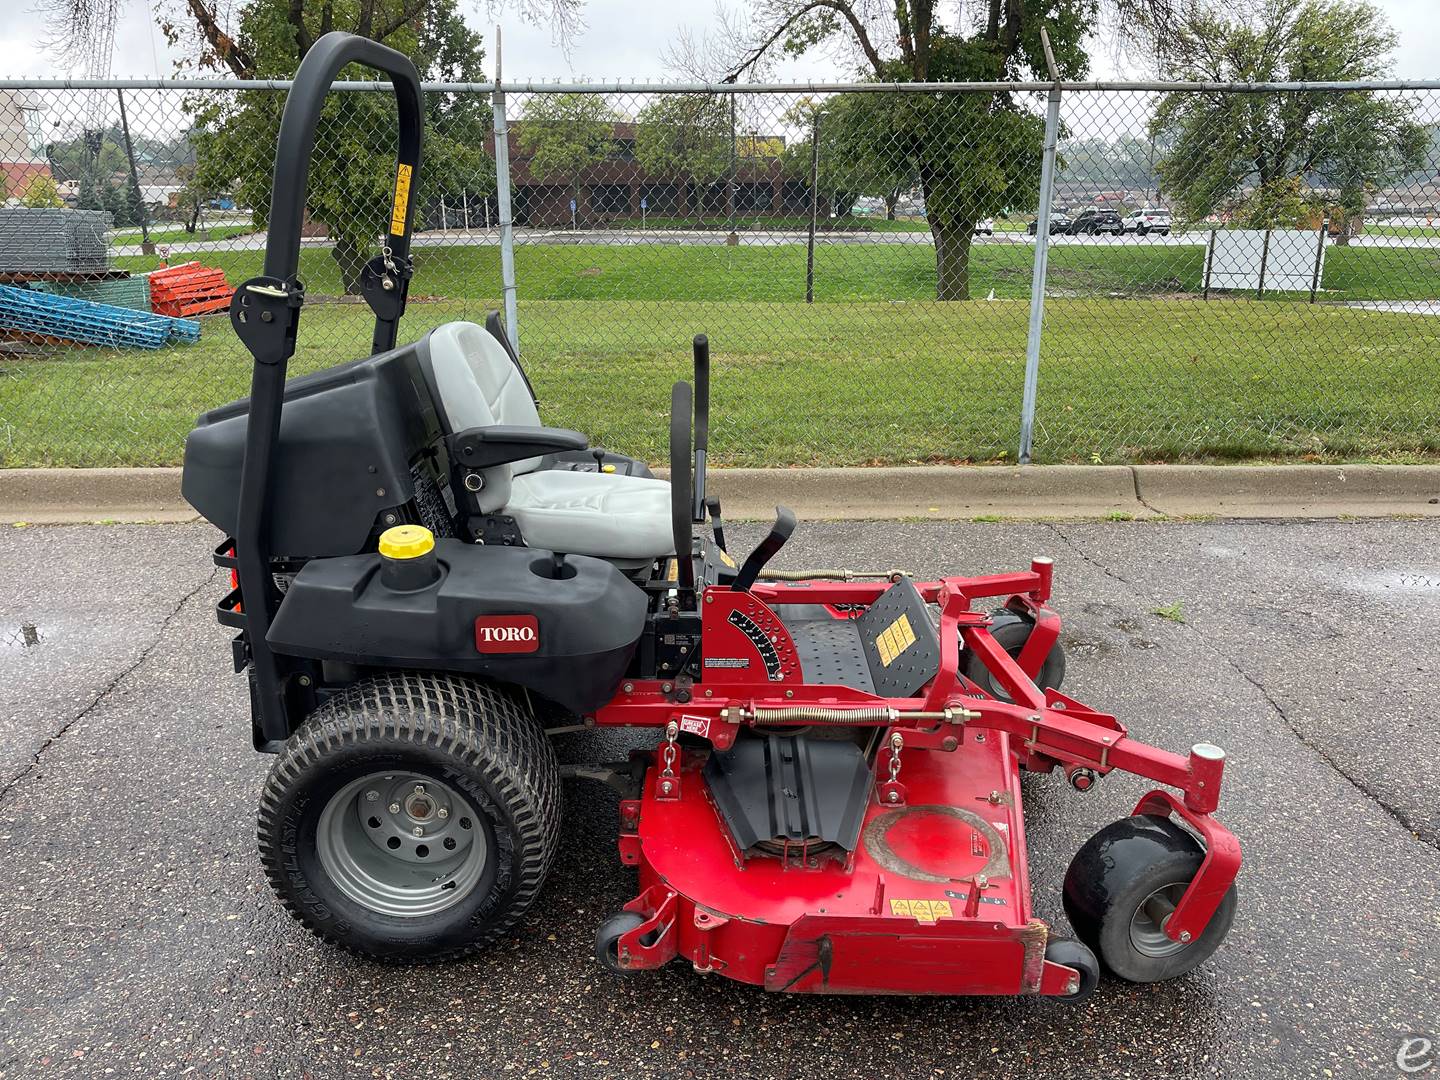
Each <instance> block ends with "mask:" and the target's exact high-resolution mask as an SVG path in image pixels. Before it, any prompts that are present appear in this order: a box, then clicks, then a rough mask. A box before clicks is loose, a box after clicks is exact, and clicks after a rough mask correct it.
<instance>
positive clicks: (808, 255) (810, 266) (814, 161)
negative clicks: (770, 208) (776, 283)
mask: <svg viewBox="0 0 1440 1080" xmlns="http://www.w3.org/2000/svg"><path fill="white" fill-rule="evenodd" d="M819 209H820V110H819V109H816V110H815V122H814V124H812V125H811V127H810V235H809V237H808V238H807V239H806V241H805V303H807V304H813V303H814V302H815V218H816V216H817V214H818V211H819Z"/></svg>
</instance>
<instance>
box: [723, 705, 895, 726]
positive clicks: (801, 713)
mask: <svg viewBox="0 0 1440 1080" xmlns="http://www.w3.org/2000/svg"><path fill="white" fill-rule="evenodd" d="M894 718H895V711H894V710H893V709H889V708H885V707H883V706H876V705H867V706H865V707H863V708H859V709H831V708H827V707H825V706H821V705H783V706H778V707H776V708H773V709H754V710H752V711H751V712H750V719H751V720H753V721H755V722H756V723H757V724H760V723H764V724H888V723H890V722H891V721H892V720H894Z"/></svg>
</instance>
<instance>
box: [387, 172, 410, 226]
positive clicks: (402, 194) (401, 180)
mask: <svg viewBox="0 0 1440 1080" xmlns="http://www.w3.org/2000/svg"><path fill="white" fill-rule="evenodd" d="M414 172H415V167H414V166H413V165H403V164H402V165H401V166H400V167H399V168H398V169H396V170H395V205H394V206H392V207H391V209H390V235H391V236H404V235H405V212H406V211H407V210H409V209H410V177H411V176H412V175H413V174H414Z"/></svg>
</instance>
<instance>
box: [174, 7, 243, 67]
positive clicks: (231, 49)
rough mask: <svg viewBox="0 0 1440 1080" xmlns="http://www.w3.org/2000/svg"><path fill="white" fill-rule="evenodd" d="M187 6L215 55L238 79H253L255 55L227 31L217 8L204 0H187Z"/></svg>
mask: <svg viewBox="0 0 1440 1080" xmlns="http://www.w3.org/2000/svg"><path fill="white" fill-rule="evenodd" d="M185 6H186V9H187V10H188V11H189V12H190V14H191V16H192V17H193V18H194V20H195V25H196V28H197V29H199V31H200V35H201V37H203V38H204V39H205V42H206V44H208V45H209V46H210V50H211V52H212V53H213V54H214V55H215V57H216V58H217V59H218V60H220V61H221V62H222V63H223V64H224V65H225V66H226V67H228V68H229V69H230V71H231V72H232V73H233V74H234V76H235V77H236V78H237V79H253V78H254V77H255V59H254V57H252V56H251V55H250V54H249V53H248V52H246V51H245V49H243V48H242V47H241V46H240V43H239V42H237V41H236V40H235V39H234V38H232V37H231V36H230V35H229V34H227V33H226V32H225V30H224V29H223V28H222V27H221V25H220V20H219V18H218V16H217V15H216V12H215V10H214V9H213V8H209V7H206V6H205V2H204V0H185Z"/></svg>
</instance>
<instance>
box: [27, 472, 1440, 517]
mask: <svg viewBox="0 0 1440 1080" xmlns="http://www.w3.org/2000/svg"><path fill="white" fill-rule="evenodd" d="M710 493H711V494H713V495H718V496H719V497H720V500H721V502H722V503H723V504H724V512H725V516H726V517H727V518H730V519H732V520H761V521H763V520H768V519H769V518H770V517H771V516H772V515H773V514H774V510H775V505H776V504H777V503H783V504H784V505H786V506H788V507H790V508H791V509H792V510H794V511H795V512H796V514H798V515H799V516H800V517H801V518H802V519H807V518H808V519H810V520H812V521H813V520H880V519H896V518H919V519H927V518H933V519H935V520H938V521H955V520H971V519H975V518H995V519H1005V520H1067V519H1068V520H1073V519H1077V518H1104V517H1112V516H1118V515H1127V516H1130V517H1134V518H1161V517H1196V516H1207V517H1224V518H1289V517H1293V518H1317V517H1394V516H1423V517H1434V516H1440V465H1253V466H1252V465H1137V466H1133V467H1132V466H1128V465H1028V466H1015V465H1010V466H950V465H920V466H911V467H899V468H879V469H869V468H854V469H715V470H713V471H712V472H711V473H710ZM195 516H196V515H195V512H194V511H193V510H191V509H190V507H189V506H188V505H186V503H185V502H184V500H183V499H181V498H180V470H179V469H177V468H165V469H0V522H5V523H14V522H29V523H31V524H37V525H42V524H60V523H69V522H83V521H193V520H194V519H195Z"/></svg>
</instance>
